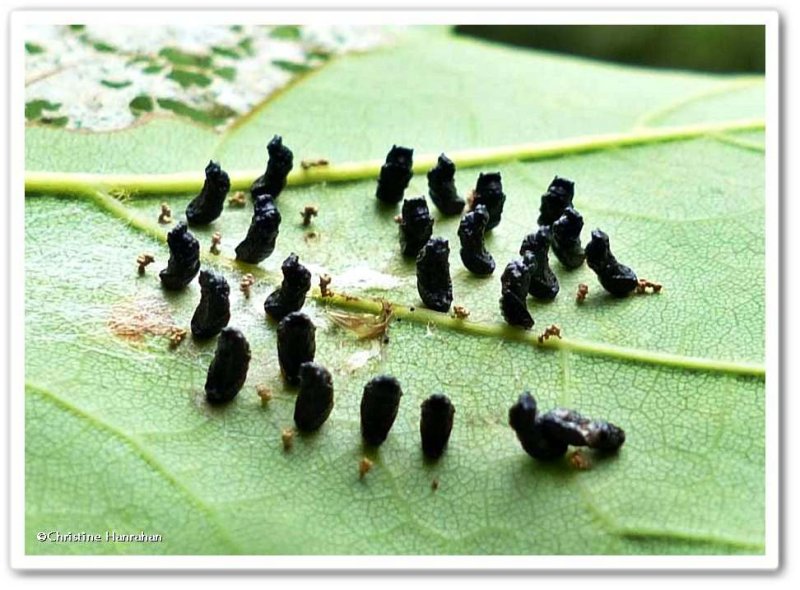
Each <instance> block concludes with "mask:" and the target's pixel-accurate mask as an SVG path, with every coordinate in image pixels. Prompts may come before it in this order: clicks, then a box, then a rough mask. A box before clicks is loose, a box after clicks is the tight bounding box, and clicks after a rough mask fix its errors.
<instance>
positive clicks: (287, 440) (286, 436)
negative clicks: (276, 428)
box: [281, 428, 294, 451]
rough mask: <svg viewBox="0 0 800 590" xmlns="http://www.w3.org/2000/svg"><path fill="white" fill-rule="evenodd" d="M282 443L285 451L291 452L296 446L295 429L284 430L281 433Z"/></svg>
mask: <svg viewBox="0 0 800 590" xmlns="http://www.w3.org/2000/svg"><path fill="white" fill-rule="evenodd" d="M281 443H282V444H283V450H284V451H291V450H292V445H293V444H294V428H284V429H283V430H282V431H281Z"/></svg>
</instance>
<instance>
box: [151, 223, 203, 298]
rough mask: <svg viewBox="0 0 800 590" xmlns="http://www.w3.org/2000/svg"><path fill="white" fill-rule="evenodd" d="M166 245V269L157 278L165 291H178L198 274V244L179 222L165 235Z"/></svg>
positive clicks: (186, 228) (187, 229)
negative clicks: (167, 247) (167, 258)
mask: <svg viewBox="0 0 800 590" xmlns="http://www.w3.org/2000/svg"><path fill="white" fill-rule="evenodd" d="M167 245H168V246H169V261H168V262H167V268H165V269H163V270H162V271H161V272H160V273H159V274H158V276H159V278H160V279H161V285H162V286H163V287H164V288H165V289H168V290H170V291H179V290H180V289H183V288H184V287H185V286H186V285H188V284H189V283H191V282H192V279H194V278H195V277H196V276H197V273H198V272H200V242H198V241H197V239H196V238H195V237H194V236H193V235H192V234H191V233H190V232H189V228H188V227H186V224H185V223H183V222H180V223H178V224H177V225H176V226H175V227H173V228H172V230H171V231H170V232H169V233H168V234H167Z"/></svg>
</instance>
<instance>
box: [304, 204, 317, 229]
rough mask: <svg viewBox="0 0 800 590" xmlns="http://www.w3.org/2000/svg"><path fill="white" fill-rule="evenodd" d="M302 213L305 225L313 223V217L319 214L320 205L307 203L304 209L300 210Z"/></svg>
mask: <svg viewBox="0 0 800 590" xmlns="http://www.w3.org/2000/svg"><path fill="white" fill-rule="evenodd" d="M300 215H301V216H302V217H303V225H306V226H308V225H311V218H312V217H316V216H317V215H319V207H317V206H316V205H306V206H305V207H303V210H302V211H300Z"/></svg>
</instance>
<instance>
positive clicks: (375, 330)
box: [327, 300, 394, 340]
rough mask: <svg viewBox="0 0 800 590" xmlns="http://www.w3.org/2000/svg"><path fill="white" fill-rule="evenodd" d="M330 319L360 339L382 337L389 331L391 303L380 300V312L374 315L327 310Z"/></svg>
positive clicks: (391, 311)
mask: <svg viewBox="0 0 800 590" xmlns="http://www.w3.org/2000/svg"><path fill="white" fill-rule="evenodd" d="M327 313H328V317H329V318H330V319H331V321H332V322H333V323H334V324H336V325H337V326H339V327H341V328H345V329H347V330H350V331H351V332H353V333H355V334H356V336H358V338H359V339H360V340H364V339H371V338H383V337H384V336H385V335H386V333H387V332H388V331H389V324H390V322H391V319H392V315H393V314H394V311H393V310H392V304H391V303H389V302H388V301H386V300H382V301H381V313H380V315H378V316H376V315H374V314H371V313H350V312H346V311H332V310H331V311H328V312H327Z"/></svg>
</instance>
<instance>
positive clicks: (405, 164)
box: [375, 145, 414, 205]
mask: <svg viewBox="0 0 800 590" xmlns="http://www.w3.org/2000/svg"><path fill="white" fill-rule="evenodd" d="M413 165H414V150H412V149H411V148H407V147H402V146H398V145H393V146H392V149H391V150H389V153H388V154H387V155H386V162H385V163H384V164H383V166H381V172H380V176H379V177H378V187H377V188H376V189H375V196H376V197H377V198H378V200H379V201H381V202H383V203H387V204H389V205H393V204H395V203H399V202H400V201H402V200H403V192H404V191H405V190H406V187H408V183H409V182H410V181H411V177H412V176H413V175H414V173H413V171H412V168H413Z"/></svg>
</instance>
